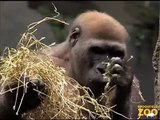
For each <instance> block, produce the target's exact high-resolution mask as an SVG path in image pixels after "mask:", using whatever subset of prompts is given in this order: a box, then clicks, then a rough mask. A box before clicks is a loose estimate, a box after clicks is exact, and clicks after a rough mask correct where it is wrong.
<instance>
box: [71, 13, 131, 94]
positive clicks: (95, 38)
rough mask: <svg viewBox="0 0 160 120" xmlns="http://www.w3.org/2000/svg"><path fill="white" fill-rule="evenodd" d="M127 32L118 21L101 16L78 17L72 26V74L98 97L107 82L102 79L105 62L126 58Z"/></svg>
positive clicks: (87, 15)
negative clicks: (108, 59) (103, 63)
mask: <svg viewBox="0 0 160 120" xmlns="http://www.w3.org/2000/svg"><path fill="white" fill-rule="evenodd" d="M127 39H128V33H127V31H126V30H125V28H124V27H123V26H122V25H121V24H119V22H117V21H116V20H115V19H113V18H111V17H109V16H106V15H104V14H102V15H101V16H99V17H97V16H96V15H95V14H94V15H93V14H85V15H83V14H82V15H81V16H79V17H78V18H77V19H76V20H75V21H74V23H73V26H72V29H71V32H70V36H69V41H70V43H71V46H72V47H71V51H70V58H69V59H70V64H71V69H70V75H71V77H73V78H74V79H76V80H77V81H78V82H79V83H80V84H82V85H85V86H88V87H90V88H91V90H92V92H93V93H94V94H95V96H96V95H99V94H101V93H102V92H103V90H104V86H105V85H106V81H105V80H104V79H103V75H102V74H103V73H104V72H105V67H104V65H102V62H105V61H106V60H107V57H108V58H112V57H120V58H124V56H125V55H126V40H127Z"/></svg>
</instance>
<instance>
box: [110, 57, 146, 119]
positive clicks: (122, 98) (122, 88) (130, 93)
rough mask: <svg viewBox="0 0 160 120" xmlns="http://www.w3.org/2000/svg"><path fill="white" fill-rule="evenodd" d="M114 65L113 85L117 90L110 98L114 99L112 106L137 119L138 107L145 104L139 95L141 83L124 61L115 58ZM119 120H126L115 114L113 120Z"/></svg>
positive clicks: (112, 71)
mask: <svg viewBox="0 0 160 120" xmlns="http://www.w3.org/2000/svg"><path fill="white" fill-rule="evenodd" d="M112 64H113V67H112V70H111V73H112V81H111V84H113V85H116V88H115V89H114V91H112V93H110V96H112V98H113V99H112V104H113V105H116V107H115V109H114V110H115V111H116V112H118V113H120V114H122V115H124V116H126V117H128V118H137V115H138V113H137V112H138V108H137V106H138V105H139V104H142V103H143V101H142V98H141V97H140V95H139V91H140V88H139V82H138V80H137V79H136V77H135V76H133V72H132V71H131V67H130V66H129V65H127V64H125V63H124V62H123V60H121V59H119V58H113V59H112ZM113 94H114V95H113ZM134 100H136V101H134ZM117 119H123V120H125V118H124V117H122V116H120V115H118V114H115V113H113V120H117Z"/></svg>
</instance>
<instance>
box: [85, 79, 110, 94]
mask: <svg viewBox="0 0 160 120" xmlns="http://www.w3.org/2000/svg"><path fill="white" fill-rule="evenodd" d="M106 84H107V82H106V81H104V80H103V81H102V80H99V79H96V80H95V79H94V80H90V81H89V82H88V84H87V85H86V86H87V87H89V88H90V89H91V91H92V92H93V94H94V96H95V97H98V96H100V95H101V94H102V93H103V92H104V88H105V86H106Z"/></svg>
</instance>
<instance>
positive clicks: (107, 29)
mask: <svg viewBox="0 0 160 120" xmlns="http://www.w3.org/2000/svg"><path fill="white" fill-rule="evenodd" d="M128 40H129V34H128V32H127V31H126V29H125V28H124V26H123V25H122V24H120V23H119V22H118V21H117V20H116V19H114V18H113V17H111V16H110V15H108V14H106V13H102V12H98V11H87V12H84V13H82V14H80V15H79V16H78V17H77V18H76V19H75V20H74V21H73V24H72V26H71V27H70V31H69V34H68V36H67V39H66V41H64V42H63V43H60V44H57V45H56V46H54V47H52V48H51V49H46V50H44V51H43V52H44V53H45V54H47V55H49V56H50V57H51V58H52V59H53V61H54V62H55V63H56V64H57V65H58V66H60V67H63V68H65V69H66V72H67V74H68V75H69V76H70V77H72V78H74V79H75V80H77V81H78V82H79V83H80V84H81V85H82V86H87V87H89V88H90V89H91V90H92V92H93V94H94V97H95V98H98V97H99V96H100V95H102V93H103V92H104V87H105V86H106V84H107V82H106V81H105V80H104V77H103V74H104V73H105V66H104V64H102V62H104V61H106V60H107V58H108V59H110V60H111V82H110V84H109V86H111V87H112V86H115V87H114V88H113V89H112V90H111V91H110V93H109V97H110V99H111V105H116V106H115V107H114V108H113V109H114V111H116V112H118V113H121V114H123V115H124V116H126V117H128V118H131V117H132V118H134V117H137V114H138V113H137V112H138V111H137V110H138V108H137V105H138V104H142V100H141V97H140V95H139V93H138V91H139V89H140V87H139V81H138V80H137V79H136V77H135V76H134V74H133V70H132V69H131V66H130V65H128V64H127V46H126V45H127V42H128ZM27 79H28V80H29V78H27ZM33 83H34V84H33ZM33 83H30V84H28V88H27V89H28V92H27V93H26V95H25V97H24V100H23V103H22V106H21V109H20V111H19V114H18V115H16V113H15V111H16V110H13V105H14V100H15V96H16V95H15V93H16V90H15V91H13V92H12V93H11V92H8V93H6V94H4V95H1V96H0V118H1V119H10V118H12V119H15V120H18V119H21V115H22V114H23V113H24V112H26V111H29V110H31V109H34V108H36V107H37V106H38V105H40V103H41V101H42V99H41V98H40V97H39V95H38V93H36V92H35V91H33V88H34V87H38V89H39V90H43V89H44V88H45V85H44V83H43V81H42V80H33ZM16 84H17V83H15V84H14V85H16ZM135 84H136V85H135ZM14 85H13V86H14ZM6 89H7V87H6ZM53 89H54V88H53ZM22 93H23V88H20V90H19V98H18V100H17V102H20V98H21V96H22ZM15 109H17V108H15ZM111 117H112V119H113V120H119V119H122V120H126V119H127V118H124V117H122V116H120V115H118V114H116V113H112V116H111Z"/></svg>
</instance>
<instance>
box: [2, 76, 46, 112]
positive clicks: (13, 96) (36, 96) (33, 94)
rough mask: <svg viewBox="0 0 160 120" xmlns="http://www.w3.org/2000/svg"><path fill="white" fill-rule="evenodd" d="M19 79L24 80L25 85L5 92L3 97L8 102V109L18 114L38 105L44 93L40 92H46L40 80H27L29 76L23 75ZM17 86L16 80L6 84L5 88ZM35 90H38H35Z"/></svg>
mask: <svg viewBox="0 0 160 120" xmlns="http://www.w3.org/2000/svg"><path fill="white" fill-rule="evenodd" d="M21 80H22V81H23V80H25V83H26V84H25V86H21V87H19V88H18V89H15V90H12V91H9V92H7V93H5V99H6V101H8V102H7V103H10V104H9V105H10V106H9V107H8V109H12V110H13V109H14V111H15V112H17V114H19V115H21V114H22V113H24V112H26V111H28V110H31V109H33V108H35V107H37V106H38V105H40V103H41V101H42V100H43V98H44V95H43V94H40V92H43V93H46V89H45V88H46V87H45V84H44V82H43V81H42V80H38V79H33V80H29V77H25V76H23V77H22V78H21ZM17 86H18V83H17V82H16V83H14V84H12V85H10V86H7V87H6V90H9V89H12V88H15V87H17ZM36 90H37V91H40V92H37V91H36ZM21 102H22V103H21ZM10 111H11V110H10Z"/></svg>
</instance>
